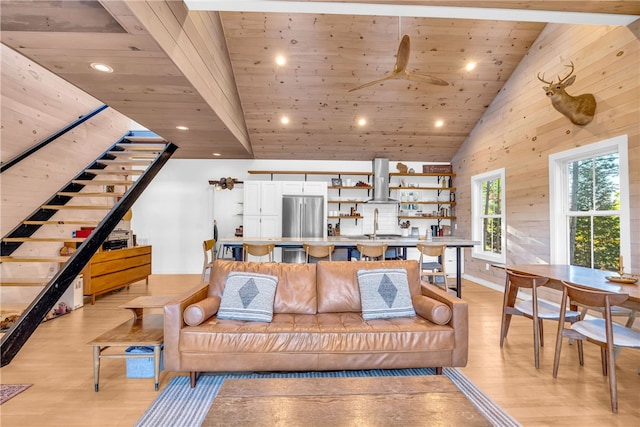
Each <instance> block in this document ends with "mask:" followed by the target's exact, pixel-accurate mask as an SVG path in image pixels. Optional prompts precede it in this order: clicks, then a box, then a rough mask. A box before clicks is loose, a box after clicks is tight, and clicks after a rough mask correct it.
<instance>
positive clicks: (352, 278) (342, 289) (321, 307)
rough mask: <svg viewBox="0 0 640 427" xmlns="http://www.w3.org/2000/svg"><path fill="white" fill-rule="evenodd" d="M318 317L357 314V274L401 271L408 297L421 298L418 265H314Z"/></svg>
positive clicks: (358, 294) (358, 263) (375, 262)
mask: <svg viewBox="0 0 640 427" xmlns="http://www.w3.org/2000/svg"><path fill="white" fill-rule="evenodd" d="M316 265H317V279H316V281H317V285H316V286H317V287H318V313H346V312H348V313H360V312H362V304H361V302H360V288H359V286H358V270H361V269H378V268H404V269H406V270H407V280H408V281H409V292H410V293H411V296H412V297H413V296H414V295H420V294H421V292H420V269H419V267H418V261H415V260H410V261H403V260H398V261H395V260H394V261H319V262H318V263H317V264H316Z"/></svg>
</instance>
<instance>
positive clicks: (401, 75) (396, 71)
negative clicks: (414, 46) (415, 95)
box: [349, 34, 449, 92]
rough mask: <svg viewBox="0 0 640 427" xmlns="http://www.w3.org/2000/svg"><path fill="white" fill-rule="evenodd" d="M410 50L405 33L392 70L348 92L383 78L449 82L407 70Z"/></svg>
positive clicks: (422, 81)
mask: <svg viewBox="0 0 640 427" xmlns="http://www.w3.org/2000/svg"><path fill="white" fill-rule="evenodd" d="M410 50H411V41H410V39H409V36H408V35H407V34H405V35H404V36H402V40H400V45H399V46H398V55H397V56H396V65H395V66H394V67H393V71H391V72H390V73H389V74H387V75H386V76H384V77H383V78H381V79H378V80H374V81H372V82H368V83H365V84H363V85H360V86H358V87H354V88H353V89H349V92H353V91H356V90H360V89H362V88H365V87H367V86H372V85H374V84H377V83H380V82H383V81H385V80H391V79H404V80H411V81H413V82H419V83H428V84H432V85H438V86H449V82H448V81H446V80H442V79H439V78H437V77H433V76H428V75H426V74H417V73H412V72H410V71H407V64H408V63H409V52H410Z"/></svg>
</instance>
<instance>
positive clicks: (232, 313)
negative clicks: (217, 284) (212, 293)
mask: <svg viewBox="0 0 640 427" xmlns="http://www.w3.org/2000/svg"><path fill="white" fill-rule="evenodd" d="M277 285H278V278H277V277H275V276H269V275H266V274H257V273H246V272H233V273H230V274H229V276H227V281H226V283H225V287H224V292H223V293H222V299H221V301H220V308H219V309H218V318H219V319H231V320H247V321H254V322H271V319H272V318H273V298H274V296H275V294H276V286H277Z"/></svg>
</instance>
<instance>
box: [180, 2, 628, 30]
mask: <svg viewBox="0 0 640 427" xmlns="http://www.w3.org/2000/svg"><path fill="white" fill-rule="evenodd" d="M183 1H184V3H185V4H186V5H187V7H188V8H189V10H192V11H195V10H201V11H202V10H209V11H214V10H215V11H225V12H280V13H316V14H336V15H380V16H411V17H423V18H454V19H474V20H492V21H520V22H549V23H556V24H577V25H581V24H582V25H613V26H626V25H629V24H631V23H632V22H634V21H635V20H636V19H638V15H624V14H609V13H588V12H565V11H552V10H530V9H500V8H489V7H455V6H431V5H415V4H397V3H393V2H391V1H389V2H388V3H366V2H353V3H349V2H332V1H288V0H243V1H228V0H183Z"/></svg>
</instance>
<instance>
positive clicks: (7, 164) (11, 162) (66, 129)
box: [0, 104, 109, 173]
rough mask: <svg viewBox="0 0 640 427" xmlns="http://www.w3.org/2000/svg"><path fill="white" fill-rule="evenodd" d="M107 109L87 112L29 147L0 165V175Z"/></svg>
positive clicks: (105, 106)
mask: <svg viewBox="0 0 640 427" xmlns="http://www.w3.org/2000/svg"><path fill="white" fill-rule="evenodd" d="M108 107H109V106H108V105H106V104H103V105H101V106H100V107H98V108H96V109H95V110H93V111H91V112H89V113H88V114H85V115H84V116H80V117H79V118H78V119H77V120H74V121H73V122H71V123H69V124H68V125H67V126H65V127H63V128H62V129H60V130H59V131H57V132H55V133H53V134H51V135H49V136H48V137H46V138H45V139H43V140H42V141H40V142H38V143H37V144H35V145H34V146H32V147H29V148H28V149H27V150H25V151H24V152H23V153H20V154H18V155H17V156H16V157H14V158H13V159H11V160H8V161H6V162H4V163H2V164H0V173H2V172H4V171H6V170H7V169H9V168H10V167H12V166H15V165H17V164H18V163H20V162H21V161H22V160H24V159H26V158H27V157H29V156H30V155H32V154H33V153H35V152H36V151H38V150H40V149H41V148H44V147H46V146H47V145H48V144H49V143H51V142H53V141H55V140H56V139H58V138H59V137H61V136H62V135H64V134H65V133H67V132H69V131H70V130H72V129H74V128H76V127H77V126H79V125H81V124H82V123H84V122H86V121H87V120H89V119H90V118H92V117H93V116H95V115H96V114H98V113H100V112H102V111H104V110H106V109H107V108H108Z"/></svg>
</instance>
